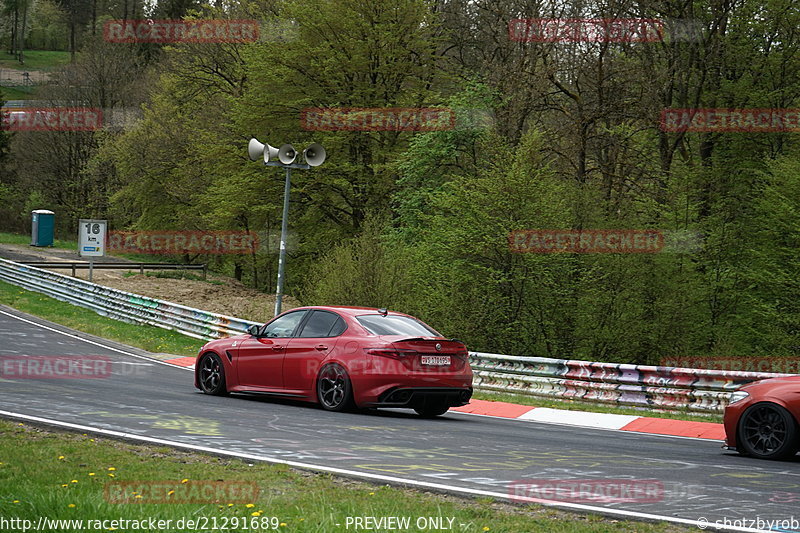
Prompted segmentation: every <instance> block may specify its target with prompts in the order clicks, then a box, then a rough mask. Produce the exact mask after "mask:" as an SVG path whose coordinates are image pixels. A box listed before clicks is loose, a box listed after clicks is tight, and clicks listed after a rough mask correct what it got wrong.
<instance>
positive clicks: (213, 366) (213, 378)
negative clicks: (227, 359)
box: [200, 353, 227, 396]
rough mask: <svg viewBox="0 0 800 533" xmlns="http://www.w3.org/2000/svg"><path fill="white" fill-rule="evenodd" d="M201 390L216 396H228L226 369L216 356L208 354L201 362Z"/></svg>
mask: <svg viewBox="0 0 800 533" xmlns="http://www.w3.org/2000/svg"><path fill="white" fill-rule="evenodd" d="M200 389H201V390H202V391H203V392H204V393H206V394H214V395H216V396H222V395H224V394H227V389H226V388H225V368H224V367H223V366H222V361H220V359H219V357H217V356H216V355H215V354H212V353H210V354H207V355H205V356H203V358H202V359H201V360H200Z"/></svg>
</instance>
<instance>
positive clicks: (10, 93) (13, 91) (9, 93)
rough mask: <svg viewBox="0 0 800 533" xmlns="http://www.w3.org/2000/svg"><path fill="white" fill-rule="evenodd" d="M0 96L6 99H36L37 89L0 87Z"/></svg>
mask: <svg viewBox="0 0 800 533" xmlns="http://www.w3.org/2000/svg"><path fill="white" fill-rule="evenodd" d="M0 97H2V99H3V100H4V101H8V100H33V99H35V98H36V97H35V91H34V90H33V89H32V88H28V87H25V88H24V89H20V88H18V87H6V86H2V87H0Z"/></svg>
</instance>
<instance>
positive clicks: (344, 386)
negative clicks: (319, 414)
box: [317, 363, 353, 412]
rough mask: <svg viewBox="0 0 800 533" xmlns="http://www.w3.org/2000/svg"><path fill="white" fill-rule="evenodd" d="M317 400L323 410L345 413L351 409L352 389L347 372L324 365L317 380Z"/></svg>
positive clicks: (334, 365)
mask: <svg viewBox="0 0 800 533" xmlns="http://www.w3.org/2000/svg"><path fill="white" fill-rule="evenodd" d="M317 398H318V399H319V403H320V405H322V407H323V409H326V410H328V411H337V412H341V411H347V410H349V409H352V407H353V387H352V385H351V384H350V377H349V376H348V375H347V371H346V370H345V369H344V368H342V367H341V366H339V365H337V364H335V363H334V364H330V365H326V366H325V367H324V368H323V369H322V370H321V371H320V373H319V378H317Z"/></svg>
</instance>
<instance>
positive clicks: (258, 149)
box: [247, 139, 278, 163]
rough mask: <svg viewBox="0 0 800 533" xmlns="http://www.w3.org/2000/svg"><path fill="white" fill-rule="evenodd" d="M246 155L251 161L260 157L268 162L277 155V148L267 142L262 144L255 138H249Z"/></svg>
mask: <svg viewBox="0 0 800 533" xmlns="http://www.w3.org/2000/svg"><path fill="white" fill-rule="evenodd" d="M247 155H248V156H249V157H250V160H251V161H258V160H259V159H261V158H262V157H263V158H264V163H268V162H269V160H270V159H275V158H276V157H278V149H277V148H275V147H274V146H270V145H268V144H262V143H260V142H259V141H258V140H257V139H250V143H249V144H248V145H247Z"/></svg>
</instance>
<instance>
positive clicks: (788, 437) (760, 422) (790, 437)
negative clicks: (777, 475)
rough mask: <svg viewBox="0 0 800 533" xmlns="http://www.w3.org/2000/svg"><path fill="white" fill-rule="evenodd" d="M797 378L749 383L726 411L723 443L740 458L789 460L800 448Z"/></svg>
mask: <svg viewBox="0 0 800 533" xmlns="http://www.w3.org/2000/svg"><path fill="white" fill-rule="evenodd" d="M799 424H800V376H791V377H781V378H771V379H765V380H762V381H756V382H754V383H748V384H747V385H744V386H743V387H741V388H740V389H739V390H737V391H736V392H734V393H733V394H732V395H731V402H730V404H729V405H728V407H726V408H725V434H726V437H727V438H726V439H725V444H726V445H727V447H728V448H729V449H732V450H736V451H738V452H739V453H741V454H743V455H751V456H753V457H758V458H761V459H789V458H791V457H793V456H794V455H795V454H796V453H797V450H798V449H800V425H799Z"/></svg>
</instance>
